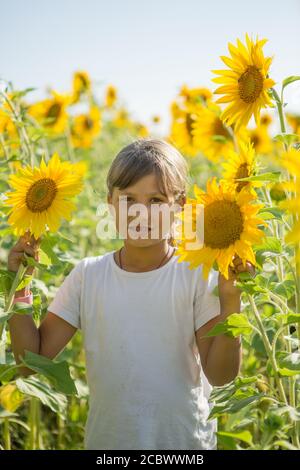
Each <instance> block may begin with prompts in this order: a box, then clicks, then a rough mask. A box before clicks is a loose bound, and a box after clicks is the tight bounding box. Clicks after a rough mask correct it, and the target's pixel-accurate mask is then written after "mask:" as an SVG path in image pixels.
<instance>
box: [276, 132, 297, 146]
mask: <svg viewBox="0 0 300 470" xmlns="http://www.w3.org/2000/svg"><path fill="white" fill-rule="evenodd" d="M273 140H276V141H277V142H280V143H282V144H287V145H288V146H290V145H291V144H293V143H294V142H299V140H300V137H299V135H298V134H287V133H283V134H277V135H275V137H273Z"/></svg>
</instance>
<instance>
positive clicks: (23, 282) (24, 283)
mask: <svg viewBox="0 0 300 470" xmlns="http://www.w3.org/2000/svg"><path fill="white" fill-rule="evenodd" d="M32 277H33V276H32V275H29V274H25V275H24V277H23V279H22V280H21V282H20V284H19V285H18V286H17V288H16V290H21V289H23V288H24V287H26V286H28V284H30V282H31V281H32Z"/></svg>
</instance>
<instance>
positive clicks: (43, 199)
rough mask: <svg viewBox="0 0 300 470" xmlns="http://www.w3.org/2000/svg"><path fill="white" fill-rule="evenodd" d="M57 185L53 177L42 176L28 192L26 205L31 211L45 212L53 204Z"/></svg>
mask: <svg viewBox="0 0 300 470" xmlns="http://www.w3.org/2000/svg"><path fill="white" fill-rule="evenodd" d="M56 193H57V187H56V184H55V181H53V180H52V179H51V178H42V179H40V180H38V181H36V182H35V183H33V184H32V185H31V186H30V188H29V190H28V192H27V194H26V205H27V207H28V209H29V210H30V211H31V212H43V211H45V210H46V209H48V207H50V206H51V204H52V202H53V200H54V198H55V195H56Z"/></svg>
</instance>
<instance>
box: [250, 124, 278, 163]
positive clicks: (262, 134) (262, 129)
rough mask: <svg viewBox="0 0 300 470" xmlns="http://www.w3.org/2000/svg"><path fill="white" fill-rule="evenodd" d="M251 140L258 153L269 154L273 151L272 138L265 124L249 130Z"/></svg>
mask: <svg viewBox="0 0 300 470" xmlns="http://www.w3.org/2000/svg"><path fill="white" fill-rule="evenodd" d="M247 132H248V137H249V139H250V142H251V143H252V144H253V147H254V149H255V151H256V153H258V154H263V155H265V154H267V153H270V152H271V151H272V148H273V146H272V139H271V138H270V135H269V133H268V130H267V126H266V125H265V124H263V125H262V124H261V125H260V126H257V127H255V128H254V129H249V130H247Z"/></svg>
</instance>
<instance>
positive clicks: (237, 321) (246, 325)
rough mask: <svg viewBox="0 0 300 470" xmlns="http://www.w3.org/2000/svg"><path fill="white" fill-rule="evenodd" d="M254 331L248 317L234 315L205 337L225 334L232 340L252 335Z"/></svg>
mask: <svg viewBox="0 0 300 470" xmlns="http://www.w3.org/2000/svg"><path fill="white" fill-rule="evenodd" d="M252 330H253V327H252V325H251V323H250V322H249V320H248V318H247V317H246V315H244V314H243V313H232V314H231V315H229V317H228V318H226V320H225V321H223V322H220V323H218V324H217V325H215V326H214V327H213V328H212V329H211V330H210V331H209V332H208V333H207V334H206V335H205V337H206V338H207V337H211V336H218V335H222V334H225V335H226V336H229V337H231V338H236V337H237V336H239V335H241V334H244V335H250V334H251V333H252Z"/></svg>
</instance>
